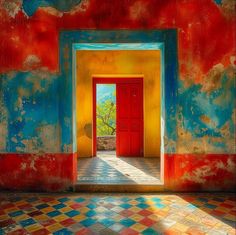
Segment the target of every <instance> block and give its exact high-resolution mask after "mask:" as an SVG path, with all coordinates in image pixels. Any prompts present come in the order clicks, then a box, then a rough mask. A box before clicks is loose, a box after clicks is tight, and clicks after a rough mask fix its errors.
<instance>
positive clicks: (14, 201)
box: [0, 193, 236, 235]
mask: <svg viewBox="0 0 236 235" xmlns="http://www.w3.org/2000/svg"><path fill="white" fill-rule="evenodd" d="M235 221H236V201H235V197H234V195H233V194H224V195H223V194H214V193H211V194H196V193H195V194H155V195H138V194H126V195H118V194H90V195H88V194H64V195H62V194H48V195H47V194H19V193H18V194H3V193H0V234H9V235H13V234H33V235H41V234H102V235H112V234H124V235H129V234H130V235H135V234H144V235H149V234H150V235H154V234H166V235H167V234H180V235H181V234H212V235H223V234H232V235H235V234H236V230H235Z"/></svg>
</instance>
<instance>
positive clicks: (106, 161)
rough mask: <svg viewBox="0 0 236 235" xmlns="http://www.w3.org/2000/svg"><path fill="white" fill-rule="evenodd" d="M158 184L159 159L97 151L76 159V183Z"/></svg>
mask: <svg viewBox="0 0 236 235" xmlns="http://www.w3.org/2000/svg"><path fill="white" fill-rule="evenodd" d="M88 183H93V184H99V183H102V184H104V183H106V184H114V183H115V184H137V183H138V184H160V159H159V158H140V157H139V158H137V157H125V158H122V157H116V154H115V152H111V151H103V152H98V153H97V157H94V158H79V159H78V178H77V184H88Z"/></svg>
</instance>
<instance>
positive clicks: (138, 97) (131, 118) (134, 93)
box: [116, 82, 143, 157]
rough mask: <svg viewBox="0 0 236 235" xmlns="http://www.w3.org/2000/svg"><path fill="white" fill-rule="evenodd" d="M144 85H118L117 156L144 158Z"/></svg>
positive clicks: (136, 83)
mask: <svg viewBox="0 0 236 235" xmlns="http://www.w3.org/2000/svg"><path fill="white" fill-rule="evenodd" d="M142 89H143V87H142V83H141V82H135V83H118V84H117V85H116V103H117V115H116V116H117V119H116V122H117V132H116V140H117V150H116V151H117V156H130V157H132V156H133V157H138V156H143V91H142Z"/></svg>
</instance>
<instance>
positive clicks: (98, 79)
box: [92, 74, 144, 157]
mask: <svg viewBox="0 0 236 235" xmlns="http://www.w3.org/2000/svg"><path fill="white" fill-rule="evenodd" d="M120 83H126V84H129V83H141V86H142V99H143V98H144V97H143V75H140V74H137V75H130V74H129V75H124V74H122V75H112V74H111V75H107V74H106V75H104V76H102V75H93V76H92V84H93V85H92V86H93V87H92V89H93V123H92V126H93V133H92V142H93V151H92V156H93V157H96V153H97V121H96V118H97V114H96V111H97V108H96V104H97V89H96V85H97V84H115V85H117V84H120ZM143 105H144V102H143ZM143 108H144V107H143ZM143 125H144V124H143ZM142 135H143V134H142Z"/></svg>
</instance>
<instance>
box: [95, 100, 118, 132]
mask: <svg viewBox="0 0 236 235" xmlns="http://www.w3.org/2000/svg"><path fill="white" fill-rule="evenodd" d="M115 134H116V104H115V102H114V101H112V100H111V99H108V100H105V101H104V102H101V103H98V104H97V136H105V135H115Z"/></svg>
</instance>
